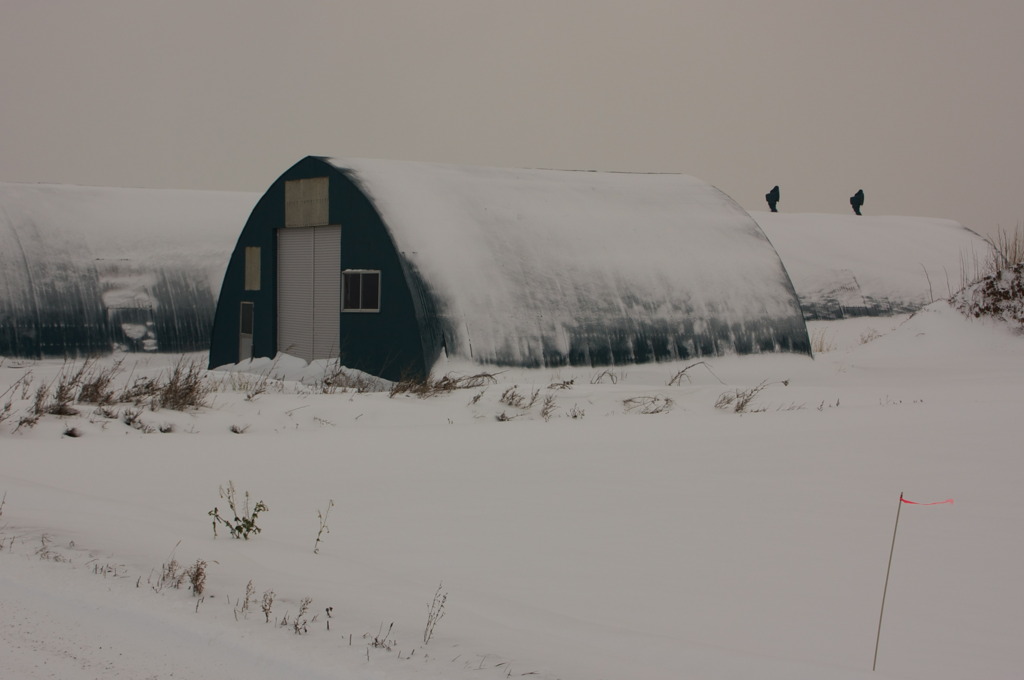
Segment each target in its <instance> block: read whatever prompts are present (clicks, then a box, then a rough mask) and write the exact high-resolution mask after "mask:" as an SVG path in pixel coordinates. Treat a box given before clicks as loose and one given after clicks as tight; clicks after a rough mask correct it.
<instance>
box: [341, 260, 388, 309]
mask: <svg viewBox="0 0 1024 680" xmlns="http://www.w3.org/2000/svg"><path fill="white" fill-rule="evenodd" d="M341 309H342V311H345V312H379V311H380V272H379V271H364V270H348V271H344V272H342V302H341Z"/></svg>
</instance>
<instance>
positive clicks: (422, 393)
mask: <svg viewBox="0 0 1024 680" xmlns="http://www.w3.org/2000/svg"><path fill="white" fill-rule="evenodd" d="M497 382H498V379H497V378H496V377H495V375H494V374H493V373H476V374H474V375H454V374H452V373H448V374H447V375H445V376H444V377H442V378H438V379H436V380H434V379H432V378H429V377H428V378H426V379H422V380H420V379H408V380H399V381H398V382H396V383H394V384H392V385H391V389H390V390H389V392H388V396H389V397H392V398H394V397H395V396H397V395H399V394H413V395H416V396H417V397H421V398H426V397H436V396H438V395H441V394H448V393H449V392H454V391H455V390H465V389H473V388H478V387H484V386H486V385H494V384H496V383H497Z"/></svg>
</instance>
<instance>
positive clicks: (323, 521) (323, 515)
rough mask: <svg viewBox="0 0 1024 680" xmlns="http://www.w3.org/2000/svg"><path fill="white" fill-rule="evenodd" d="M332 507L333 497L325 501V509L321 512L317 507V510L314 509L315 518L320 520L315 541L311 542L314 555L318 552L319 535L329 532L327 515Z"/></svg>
mask: <svg viewBox="0 0 1024 680" xmlns="http://www.w3.org/2000/svg"><path fill="white" fill-rule="evenodd" d="M333 507H334V499H333V498H332V499H330V500H328V501H327V509H325V510H324V511H323V512H320V510H319V509H317V511H316V518H317V519H318V520H320V530H319V531H317V532H316V541H315V542H314V543H313V554H314V555H319V554H320V541H321V536H323V535H324V534H329V533H331V530H330V528H329V527H328V526H327V516H328V515H329V514H331V508H333Z"/></svg>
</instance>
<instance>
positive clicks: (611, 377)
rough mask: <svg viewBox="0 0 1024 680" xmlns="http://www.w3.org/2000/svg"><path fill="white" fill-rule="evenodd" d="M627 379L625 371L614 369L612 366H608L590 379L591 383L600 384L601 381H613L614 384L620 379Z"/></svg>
mask: <svg viewBox="0 0 1024 680" xmlns="http://www.w3.org/2000/svg"><path fill="white" fill-rule="evenodd" d="M625 379H626V372H625V371H613V370H612V369H610V368H606V369H604V370H603V371H601V372H600V373H598V374H597V375H595V376H594V377H592V378H591V379H590V384H591V385H600V384H601V383H605V382H608V383H611V384H612V385H615V384H617V383H618V382H619V381H620V380H625Z"/></svg>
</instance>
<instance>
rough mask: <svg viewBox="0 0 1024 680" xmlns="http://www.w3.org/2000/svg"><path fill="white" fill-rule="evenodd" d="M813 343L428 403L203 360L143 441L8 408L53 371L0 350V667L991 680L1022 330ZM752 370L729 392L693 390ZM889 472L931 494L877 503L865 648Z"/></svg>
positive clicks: (565, 677) (1017, 463) (999, 638)
mask: <svg viewBox="0 0 1024 680" xmlns="http://www.w3.org/2000/svg"><path fill="white" fill-rule="evenodd" d="M811 334H812V336H813V337H814V338H815V342H816V344H818V346H819V348H821V349H825V350H828V351H822V352H819V353H818V355H817V357H816V358H815V359H814V360H811V359H809V358H806V357H799V356H785V355H771V356H748V357H725V358H715V359H709V360H707V362H706V363H703V362H702V363H696V364H692V365H691V363H680V364H673V365H668V364H655V365H647V366H629V367H624V368H617V369H612V370H611V371H610V372H603V371H602V370H599V369H586V368H565V369H561V370H534V371H526V370H512V371H503V372H498V371H496V372H495V373H496V379H497V384H492V385H488V386H486V387H477V388H471V389H465V390H459V391H455V392H452V393H449V394H446V395H441V396H435V397H430V398H419V397H416V396H410V395H396V396H394V397H390V396H389V394H388V392H386V391H384V392H376V393H354V392H344V391H336V392H334V393H333V394H324V393H323V390H322V389H317V388H316V387H315V386H303V385H302V384H300V383H297V382H290V381H285V382H276V381H269V382H268V383H267V384H266V385H265V387H266V391H264V392H262V393H259V394H255V393H256V392H259V389H257V388H258V387H259V380H258V378H257V377H253V375H251V374H246V373H240V372H234V373H231V372H227V371H215V372H211V374H210V379H211V380H214V381H217V382H218V383H219V385H220V389H219V390H218V391H216V392H214V393H213V394H211V395H210V398H209V403H210V406H209V407H208V408H204V409H202V410H200V411H198V412H194V413H179V412H175V411H170V410H167V409H161V410H157V411H152V410H145V411H143V412H142V413H141V414H140V415H139V418H140V419H141V421H142V422H143V423H144V424H145V425H148V426H150V427H152V428H153V430H154V431H153V432H152V433H149V434H144V433H143V432H141V431H140V430H137V429H133V428H131V427H129V426H127V425H125V424H124V422H123V417H122V418H118V419H112V418H107V417H104V416H103V415H101V414H99V413H94V412H93V408H91V407H81V406H80V407H79V408H81V409H82V413H81V414H80V415H78V416H68V417H56V416H46V417H44V418H43V419H42V420H41V421H40V422H39V423H38V424H36V425H35V426H34V427H31V428H29V427H27V426H23V427H22V428H21V429H20V430H19V431H18V432H17V433H12V430H13V429H14V427H15V425H16V423H17V421H18V420H19V419H20V417H22V415H24V413H25V409H27V407H28V406H27V405H28V402H29V401H30V400H31V393H32V392H33V391H34V389H35V388H36V387H37V386H38V385H40V384H45V383H49V382H50V381H52V380H53V379H54V377H55V376H56V375H57V374H58V373H59V371H60V370H61V369H62V365H61V362H26V361H16V360H11V359H8V360H4V361H3V363H2V366H0V393H2V392H3V390H5V389H7V387H8V386H9V385H12V384H14V383H15V381H18V380H19V379H22V378H23V376H25V375H26V373H27V372H30V373H31V376H32V383H31V386H30V389H28V390H21V389H20V388H19V389H15V390H14V391H13V392H11V393H8V395H6V396H4V397H0V409H2V408H3V406H4V403H5V402H6V401H7V400H9V399H11V397H12V396H14V397H16V398H15V400H14V403H13V404H12V407H11V408H12V411H10V412H8V418H7V420H6V421H5V422H3V423H2V424H0V496H2V497H3V498H4V500H3V504H2V506H0V545H2V549H0V649H2V650H3V651H2V653H0V658H2V662H0V676H2V677H4V678H28V679H32V678H64V679H68V680H78V679H85V678H133V679H134V678H161V679H163V678H172V677H173V678H246V679H247V680H262V679H264V678H266V679H267V680H270V679H271V678H273V679H274V680H278V679H279V678H282V677H293V678H300V677H301V678H390V679H402V678H408V679H419V678H464V677H465V678H470V677H471V678H482V679H486V678H495V679H500V678H510V677H512V678H517V677H537V678H561V679H562V680H590V679H593V678H645V679H658V678H673V679H675V678H702V679H710V680H717V679H725V678H744V679H745V678H761V679H766V678H778V679H780V680H782V679H785V680H794V679H803V678H806V679H808V680H810V679H814V680H820V679H821V678H842V679H845V678H866V677H868V676H869V675H870V676H872V677H885V678H921V679H922V680H925V679H927V680H939V679H942V678H949V679H957V680H959V679H962V678H980V677H984V678H1013V677H1019V676H1020V673H1021V670H1020V669H1021V665H1022V663H1021V662H1022V654H1021V651H1020V640H1021V639H1024V617H1022V616H1021V612H1022V611H1024V587H1022V586H1021V581H1020V575H1021V574H1022V573H1024V546H1022V545H1021V542H1020V540H1019V537H1020V527H1021V526H1022V523H1024V499H1022V496H1021V493H1020V489H1021V486H1022V483H1024V457H1022V456H1021V445H1020V437H1019V434H1018V430H1017V423H1018V419H1019V418H1020V415H1021V413H1022V404H1024V396H1022V393H1021V389H1020V387H1021V384H1022V382H1024V337H1021V335H1020V334H1018V333H1015V332H1013V331H1010V330H1008V329H1007V328H1006V327H1005V326H1001V325H998V324H996V323H994V322H987V321H981V320H968V319H966V318H964V317H963V316H962V315H961V314H959V313H958V312H956V311H954V310H952V309H951V308H950V307H949V306H948V305H947V304H946V303H943V302H940V303H936V304H934V305H931V306H929V307H927V308H925V309H924V310H923V311H921V312H919V313H917V314H916V315H914V316H913V317H911V318H909V319H908V318H907V317H899V318H895V319H891V318H871V319H854V320H847V321H840V322H815V323H812V325H811ZM176 360H177V357H168V356H148V357H142V358H136V357H128V358H126V359H125V361H124V364H123V371H122V374H121V376H120V379H121V380H129V379H131V380H134V379H135V378H137V377H139V376H141V375H146V374H155V373H156V372H157V371H159V370H161V369H162V368H165V367H166V366H169V365H170V364H172V363H173V362H175V361H176ZM105 361H106V360H105ZM261 366H262V368H263V370H267V369H271V370H272V371H274V372H276V373H279V374H281V375H284V376H292V377H295V376H297V375H298V373H300V372H301V369H300V368H299V367H296V366H294V365H292V363H291V362H289V361H285V360H282V361H279V362H277V363H276V364H273V365H271V364H270V363H269V362H268V363H266V364H262V365H256V366H254V367H253V368H260V367H261ZM687 366H690V368H689V369H688V370H687V371H686V373H685V374H684V376H683V377H681V378H680V380H679V381H678V382H679V383H680V384H677V385H672V386H670V385H667V384H666V383H668V382H669V381H670V379H671V378H672V377H673V376H674V375H676V374H677V373H678V372H679V371H680V370H682V369H683V368H686V367H687ZM450 369H451V370H453V371H456V372H458V373H460V374H465V373H468V372H472V371H477V370H480V369H479V368H478V367H470V366H451V367H450ZM319 370H320V369H316V371H319ZM316 371H312V372H316ZM763 381H767V384H765V386H764V388H763V390H762V391H760V392H759V393H758V394H757V395H756V397H755V398H754V399H753V401H752V402H751V404H750V407H749V410H750V411H752V412H747V413H743V414H738V413H735V412H733V411H730V410H728V409H722V408H716V407H715V404H716V402H717V401H718V400H719V399H720V396H721V395H723V394H726V393H731V394H734V395H735V393H736V391H737V390H747V389H749V388H752V387H755V386H758V385H761V384H762V382H763ZM782 381H788V385H787V384H783V382H782ZM513 387H514V388H515V392H516V393H518V394H522V395H524V396H525V397H527V398H529V397H530V395H531V394H532V393H533V391H534V390H539V392H538V398H537V401H536V403H534V405H533V406H531V407H530V408H529V409H522V408H518V407H515V406H512V405H509V404H506V403H502V402H501V398H502V395H503V393H506V390H508V389H509V388H513ZM22 395H24V396H25V397H26V398H27V400H25V401H23V400H20V398H21V396H22ZM249 395H252V396H251V398H249V399H247V396H249ZM549 395H550V396H551V399H552V401H550V402H549V404H552V405H553V407H554V410H553V411H552V412H550V413H549V414H548V415H549V416H550V417H549V418H548V419H544V418H543V417H542V415H541V411H542V406H543V403H544V401H545V399H546V398H547V397H548V396H549ZM506 400H507V401H513V399H512V398H511V397H510V395H507V396H506ZM627 400H634V401H630V402H628V403H627ZM641 402H642V403H641ZM630 406H637V408H632V409H631V408H630ZM114 408H115V409H116V410H117V411H118V413H120V414H122V416H123V413H124V410H125V408H126V407H125V406H124V405H120V406H116V407H114ZM645 408H646V410H660V411H662V412H660V413H643V412H642V411H643V410H645ZM502 414H504V419H502V420H499V419H498V417H497V416H500V415H502ZM108 415H112V413H108ZM573 415H575V416H576V417H572V416H573ZM232 427H233V428H234V429H235V430H238V431H240V432H242V434H236V433H234V432H232V431H231V429H232ZM71 428H74V429H75V430H77V433H78V434H80V435H81V436H78V437H70V436H63V433H64V432H66V431H68V430H70V429H71ZM160 429H169V430H172V431H171V432H168V433H160V431H159V430H160ZM229 480H231V481H233V482H234V484H235V486H236V487H237V489H238V491H239V494H241V493H243V492H244V491H249V492H251V494H252V497H251V501H252V503H253V504H255V502H256V501H258V500H262V501H264V502H265V503H266V504H267V505H268V506H269V508H270V509H269V511H268V512H265V513H263V514H261V515H259V517H258V524H259V526H260V527H261V528H262V533H260V534H259V535H257V536H254V537H252V538H251V539H250V540H234V539H232V538H230V537H229V536H228V535H227V534H226V533H225V531H224V529H223V528H221V530H220V532H219V533H220V535H219V536H218V537H216V538H215V537H214V534H213V530H212V527H211V518H210V517H209V516H208V514H207V513H208V512H209V511H210V510H211V509H213V508H214V507H215V506H217V507H219V508H220V509H221V511H222V512H223V510H224V501H223V499H221V498H220V497H219V495H218V489H219V488H220V487H221V486H223V485H226V484H227V483H228V481H229ZM901 492H904V493H905V495H906V498H907V499H910V500H913V501H918V502H931V501H939V500H944V499H946V498H954V499H955V503H954V504H953V505H949V504H944V505H937V506H930V507H925V506H915V505H903V506H902V508H901V515H900V524H899V532H898V535H897V538H896V543H895V553H894V558H893V562H892V572H891V576H890V579H889V585H888V597H887V600H886V604H885V615H884V621H883V625H882V630H881V639H880V647H879V653H878V672H877V673H872V672H871V666H872V660H873V655H874V650H875V642H876V633H877V630H878V623H879V613H880V605H881V598H882V589H883V584H884V581H885V576H886V565H887V562H888V558H889V549H890V545H891V544H892V540H893V523H894V520H895V518H896V513H897V509H898V507H899V506H900V503H899V501H898V499H899V496H900V493H901ZM331 500H333V502H334V506H333V508H330V512H329V514H328V515H327V518H326V519H327V525H328V528H329V533H326V532H325V533H323V534H322V535H321V536H320V538H321V541H320V543H319V553H318V554H314V546H315V544H316V539H317V533H318V531H319V529H320V520H319V519H318V513H319V515H320V516H323V513H325V512H326V511H327V509H328V507H329V502H330V501H331ZM172 559H173V560H176V561H177V562H178V563H179V564H180V565H181V566H182V567H188V566H191V565H194V564H195V562H196V561H197V560H203V561H205V562H206V564H207V567H206V572H207V580H206V584H205V591H204V593H203V595H202V596H201V597H196V596H194V595H193V594H192V593H190V592H189V590H188V584H187V583H186V584H185V585H184V586H183V587H182V588H180V589H175V588H173V587H169V586H166V585H164V586H163V587H161V584H160V579H159V577H160V574H161V572H162V571H163V565H166V564H168V563H169V562H170V560H172ZM250 581H251V582H252V590H253V600H254V601H253V602H252V603H251V604H250V605H249V607H248V608H247V610H246V609H245V607H244V600H245V595H246V587H247V583H249V582H250ZM439 586H440V589H441V592H442V593H447V596H448V597H447V601H446V602H445V608H444V616H443V618H441V619H440V620H439V621H437V625H436V628H435V629H434V632H433V636H432V638H431V639H430V640H429V643H426V644H425V643H424V629H425V626H426V623H427V619H428V606H429V605H430V603H431V601H432V600H433V598H434V595H435V593H436V592H437V591H438V589H439ZM268 591H272V592H273V593H274V599H273V602H272V605H271V611H270V613H269V617H265V615H264V613H263V612H262V611H261V606H260V605H261V602H262V600H263V596H264V593H266V592H268ZM303 598H312V603H311V605H310V606H309V608H308V612H307V613H306V614H305V616H304V617H302V618H303V619H305V621H306V623H305V625H300V626H299V630H300V632H302V634H297V633H296V626H295V624H294V623H293V622H294V621H295V619H296V616H297V615H298V612H299V610H300V607H301V602H302V600H303ZM327 608H330V616H329V617H328V611H327ZM267 618H269V622H267ZM283 621H285V622H286V623H284V625H282V622H283ZM392 624H393V627H392ZM303 631H304V632H303ZM375 638H376V643H377V644H376V645H375V644H374V642H375Z"/></svg>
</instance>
